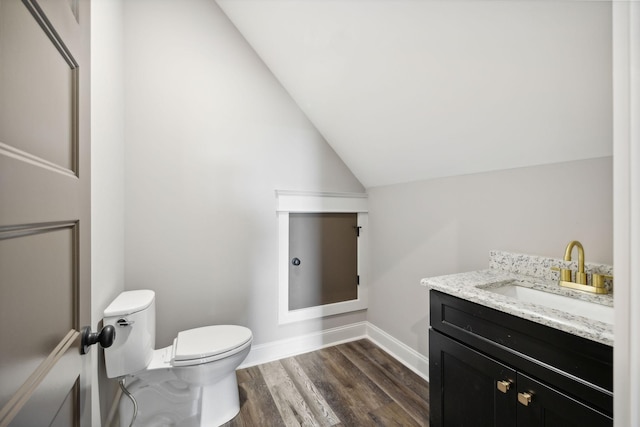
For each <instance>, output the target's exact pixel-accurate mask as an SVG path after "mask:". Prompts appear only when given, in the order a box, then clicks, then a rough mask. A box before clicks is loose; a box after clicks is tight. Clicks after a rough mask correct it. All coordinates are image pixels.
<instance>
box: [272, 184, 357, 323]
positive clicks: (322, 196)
mask: <svg viewBox="0 0 640 427" xmlns="http://www.w3.org/2000/svg"><path fill="white" fill-rule="evenodd" d="M276 198H277V202H278V205H277V209H276V211H277V214H278V275H279V280H278V323H279V324H286V323H292V322H299V321H302V320H308V319H316V318H319V317H326V316H332V315H335V314H340V313H348V312H352V311H358V310H365V309H366V308H367V307H368V298H367V294H368V289H367V282H368V281H367V273H366V272H367V270H368V268H367V251H366V250H365V249H366V248H367V244H368V227H367V226H368V207H367V194H364V193H320V192H301V191H284V190H277V191H276ZM324 212H340V213H357V214H358V226H359V227H362V228H361V229H360V237H359V240H358V274H359V276H360V285H359V286H358V298H357V299H355V300H352V301H345V302H339V303H335V304H326V305H321V306H316V307H309V308H304V309H300V310H289V214H290V213H324Z"/></svg>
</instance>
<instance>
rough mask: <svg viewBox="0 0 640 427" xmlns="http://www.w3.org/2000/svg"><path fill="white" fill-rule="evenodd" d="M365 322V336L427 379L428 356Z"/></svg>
mask: <svg viewBox="0 0 640 427" xmlns="http://www.w3.org/2000/svg"><path fill="white" fill-rule="evenodd" d="M366 323H367V338H368V339H370V340H371V341H372V342H373V343H374V344H376V345H377V346H378V347H380V348H381V349H383V350H384V351H386V352H387V353H389V354H390V355H391V356H393V358H394V359H396V360H397V361H398V362H400V363H402V364H403V365H404V366H406V367H407V368H409V369H411V370H412V371H413V372H415V373H416V374H418V375H419V376H421V377H422V378H424V379H425V380H426V381H427V382H428V381H429V358H428V357H427V356H424V355H423V354H420V353H418V352H417V351H415V350H414V349H412V348H411V347H409V346H408V345H406V344H404V343H403V342H400V341H398V340H397V339H395V338H394V337H392V336H391V335H389V334H388V333H386V332H385V331H383V330H382V329H380V328H378V327H377V326H375V325H373V324H371V323H369V322H366Z"/></svg>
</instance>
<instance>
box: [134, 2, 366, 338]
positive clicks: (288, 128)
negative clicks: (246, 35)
mask: <svg viewBox="0 0 640 427" xmlns="http://www.w3.org/2000/svg"><path fill="white" fill-rule="evenodd" d="M124 10H125V40H124V41H125V52H126V53H125V64H126V67H125V93H126V132H125V136H126V141H127V144H126V152H125V159H126V161H125V164H126V174H125V176H126V181H125V188H126V216H125V235H126V245H125V246H126V248H125V257H126V261H125V272H126V273H125V277H126V285H125V286H126V288H127V289H140V288H148V289H153V290H155V291H156V295H157V310H158V311H157V345H159V346H163V345H169V344H170V343H171V340H172V339H173V338H174V337H175V335H176V333H177V332H178V331H180V330H184V329H187V328H193V327H198V326H203V325H210V324H220V323H233V324H239V325H246V326H248V327H250V328H251V329H252V331H253V333H254V343H255V344H259V343H264V342H269V341H273V340H277V339H282V338H287V337H291V336H295V335H296V334H299V333H305V332H311V331H317V330H321V329H324V328H330V327H335V326H340V325H343V324H348V323H352V322H355V321H362V320H364V318H365V313H364V312H360V313H355V314H349V315H342V316H336V317H333V318H329V319H325V320H317V321H308V322H302V323H299V324H293V325H288V326H286V327H279V326H278V325H277V301H278V296H277V286H278V268H277V265H278V262H277V261H278V260H277V255H278V246H277V245H278V239H277V237H278V234H277V232H278V230H277V217H276V212H275V208H276V199H275V190H276V189H284V190H310V191H346V192H362V191H363V187H362V185H361V184H360V183H359V182H358V181H357V180H356V179H355V177H354V176H353V175H352V174H351V172H350V171H349V170H348V168H347V167H346V166H345V165H344V164H343V162H342V161H341V160H340V159H339V158H338V157H337V155H336V154H335V153H334V152H333V150H332V149H331V148H330V147H329V146H328V145H327V143H326V142H325V140H324V139H323V138H322V136H321V135H320V134H319V133H318V132H317V131H316V129H315V128H314V127H313V126H312V125H311V124H310V123H309V121H308V120H307V119H306V117H305V116H304V114H302V113H301V112H300V110H299V108H298V107H297V106H296V105H295V103H294V102H293V101H292V100H291V99H290V97H289V96H288V94H287V93H286V92H285V91H284V89H283V88H282V87H281V86H280V84H279V83H278V82H277V81H276V80H275V78H274V77H273V75H272V74H271V73H270V72H269V70H268V69H267V68H266V67H265V66H264V64H263V63H262V62H261V61H260V59H259V58H258V57H257V56H256V54H255V53H254V52H253V50H252V49H251V48H250V47H249V46H248V44H247V43H246V42H245V40H244V39H243V38H242V36H241V35H240V34H239V33H238V32H237V30H236V29H235V28H234V27H233V25H232V24H231V23H230V22H229V21H228V20H227V18H226V16H225V15H224V14H223V13H222V11H221V10H220V9H219V8H218V6H217V5H216V4H215V2H213V1H210V0H187V1H180V2H177V1H170V0H127V1H126V2H125V3H124Z"/></svg>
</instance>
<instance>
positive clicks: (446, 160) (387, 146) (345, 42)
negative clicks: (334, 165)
mask: <svg viewBox="0 0 640 427" xmlns="http://www.w3.org/2000/svg"><path fill="white" fill-rule="evenodd" d="M217 3H218V4H219V6H220V7H221V8H222V10H223V11H224V12H225V13H226V15H227V16H228V17H229V19H230V20H231V21H232V23H233V24H234V25H235V26H236V27H237V28H238V30H239V31H240V32H241V33H242V35H243V36H244V37H245V38H246V40H247V41H248V42H249V44H250V45H251V46H252V47H253V49H254V50H255V51H256V52H257V54H258V55H259V56H260V57H261V58H262V60H263V61H264V62H265V64H266V65H267V66H268V67H269V69H270V70H271V71H272V72H273V74H274V75H275V76H276V78H277V79H278V80H279V81H280V82H281V84H282V85H283V86H284V88H285V89H286V90H287V91H288V92H289V93H290V95H291V96H292V98H293V99H294V100H295V101H296V102H297V104H298V105H299V107H300V108H301V109H302V110H303V111H304V112H305V114H306V115H307V116H308V117H309V119H310V120H311V121H312V122H313V123H314V125H315V126H316V127H317V128H318V130H319V131H320V132H321V133H322V134H323V135H324V137H325V138H326V140H327V141H328V142H329V144H331V146H332V147H333V148H334V149H335V151H336V152H337V153H338V155H340V157H341V158H342V159H343V160H344V161H345V163H346V164H347V165H348V166H349V167H350V168H351V170H352V171H353V173H354V174H355V175H356V176H357V177H358V179H359V180H360V181H361V182H362V183H363V185H365V187H372V186H379V185H387V184H394V183H401V182H409V181H417V180H424V179H431V178H437V177H444V176H451V175H460V174H469V173H476V172H483V171H491V170H499V169H508V168H514V167H522V166H531V165H539V164H546V163H556V162H563V161H570V160H578V159H586V158H594V157H601V156H609V155H611V153H612V99H611V97H612V88H611V85H612V83H611V72H612V65H611V64H612V62H611V55H612V47H611V5H610V3H609V2H592V1H562V0H558V1H538V0H531V1H516V0H508V1H483V0H474V1H450V0H443V1H420V0H217Z"/></svg>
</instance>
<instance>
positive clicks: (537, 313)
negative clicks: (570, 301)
mask: <svg viewBox="0 0 640 427" xmlns="http://www.w3.org/2000/svg"><path fill="white" fill-rule="evenodd" d="M497 254H499V255H503V254H504V253H497ZM493 255H494V253H492V257H493ZM492 265H495V263H494V262H493V258H492ZM511 270H513V269H511ZM547 270H548V268H547ZM514 280H515V281H518V282H520V283H518V285H520V286H524V287H530V288H534V289H539V290H544V291H546V292H550V293H555V294H559V295H564V296H569V297H572V298H576V299H581V300H585V301H589V302H595V303H598V304H601V305H605V306H610V307H613V295H611V294H609V295H596V294H589V293H586V292H581V291H575V290H571V289H567V288H562V287H560V286H559V285H558V282H557V279H555V280H554V279H550V278H549V277H536V276H531V275H525V274H521V273H517V272H513V271H510V269H509V268H505V269H501V268H489V269H487V270H479V271H472V272H468V273H460V274H450V275H446V276H438V277H429V278H425V279H422V280H421V282H420V283H421V284H422V285H423V286H427V287H428V288H430V289H435V290H438V291H440V292H443V293H446V294H449V295H452V296H455V297H458V298H461V299H464V300H467V301H471V302H474V303H478V304H481V305H484V306H486V307H490V308H493V309H496V310H499V311H502V312H504V313H508V314H512V315H514V316H517V317H521V318H523V319H527V320H531V321H533V322H536V323H540V324H542V325H546V326H550V327H552V328H555V329H559V330H562V331H565V332H568V333H570V334H573V335H578V336H581V337H583V338H587V339H589V340H592V341H596V342H599V343H602V344H606V345H609V346H613V324H608V323H604V322H600V321H597V320H594V319H589V318H587V317H582V316H578V315H575V314H570V313H567V312H565V311H561V310H557V309H553V308H549V307H545V306H543V305H538V304H533V303H529V302H524V301H521V300H518V299H515V298H512V297H508V296H505V295H501V294H497V293H494V292H491V291H490V290H489V289H490V288H492V287H499V286H501V285H504V284H505V282H510V281H514Z"/></svg>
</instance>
